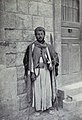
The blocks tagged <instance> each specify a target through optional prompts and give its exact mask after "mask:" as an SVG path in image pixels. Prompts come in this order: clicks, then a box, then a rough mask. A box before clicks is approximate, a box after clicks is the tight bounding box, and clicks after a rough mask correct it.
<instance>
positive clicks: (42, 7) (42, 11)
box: [38, 3, 53, 17]
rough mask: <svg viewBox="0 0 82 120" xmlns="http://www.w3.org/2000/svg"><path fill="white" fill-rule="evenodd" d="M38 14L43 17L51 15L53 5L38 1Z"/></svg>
mask: <svg viewBox="0 0 82 120" xmlns="http://www.w3.org/2000/svg"><path fill="white" fill-rule="evenodd" d="M38 7H39V15H41V16H45V17H53V7H52V5H48V4H45V3H39V6H38Z"/></svg>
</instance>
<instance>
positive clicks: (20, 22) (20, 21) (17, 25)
mask: <svg viewBox="0 0 82 120" xmlns="http://www.w3.org/2000/svg"><path fill="white" fill-rule="evenodd" d="M21 16H22V15H21ZM15 28H16V29H23V18H22V17H20V15H19V14H16V18H15Z"/></svg>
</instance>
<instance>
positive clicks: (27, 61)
mask: <svg viewBox="0 0 82 120" xmlns="http://www.w3.org/2000/svg"><path fill="white" fill-rule="evenodd" d="M35 36H36V41H34V42H33V43H31V44H30V45H29V46H28V47H27V50H26V53H25V57H24V60H23V63H24V67H25V76H26V80H27V95H28V96H27V97H28V101H29V103H30V102H31V105H32V107H34V108H35V110H36V111H37V113H38V114H37V115H39V114H40V112H39V111H44V110H47V109H49V108H51V107H52V103H53V101H54V100H55V91H54V90H55V89H53V87H52V86H54V87H55V84H54V83H53V82H52V79H53V77H52V76H53V75H52V71H53V63H52V61H53V59H54V56H55V57H56V60H57V62H56V61H55V62H54V63H55V66H56V67H55V68H56V76H57V74H58V73H57V72H58V70H57V68H58V65H59V60H58V56H57V53H55V52H54V55H53V49H52V47H51V45H49V44H47V43H46V42H45V39H44V38H45V29H44V28H43V27H37V28H36V29H35ZM53 93H54V94H53ZM29 96H30V97H29Z"/></svg>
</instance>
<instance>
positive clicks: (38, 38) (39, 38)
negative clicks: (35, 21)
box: [36, 31, 45, 42]
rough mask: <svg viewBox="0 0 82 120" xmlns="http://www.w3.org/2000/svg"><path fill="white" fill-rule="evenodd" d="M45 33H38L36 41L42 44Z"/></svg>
mask: <svg viewBox="0 0 82 120" xmlns="http://www.w3.org/2000/svg"><path fill="white" fill-rule="evenodd" d="M44 37H45V35H44V32H43V31H37V34H36V39H37V40H38V41H39V42H42V41H43V40H44Z"/></svg>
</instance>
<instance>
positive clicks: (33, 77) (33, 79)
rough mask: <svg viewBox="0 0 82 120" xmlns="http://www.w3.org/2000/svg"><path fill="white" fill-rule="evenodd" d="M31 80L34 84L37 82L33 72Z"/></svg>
mask: <svg viewBox="0 0 82 120" xmlns="http://www.w3.org/2000/svg"><path fill="white" fill-rule="evenodd" d="M31 80H32V82H33V81H35V80H36V75H35V73H33V72H31Z"/></svg>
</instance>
